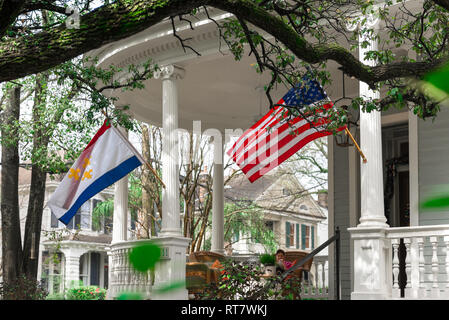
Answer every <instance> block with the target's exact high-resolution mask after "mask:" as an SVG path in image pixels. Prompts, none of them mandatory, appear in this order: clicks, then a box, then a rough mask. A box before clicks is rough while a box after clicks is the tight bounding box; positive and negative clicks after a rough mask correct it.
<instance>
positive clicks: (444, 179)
mask: <svg viewBox="0 0 449 320" xmlns="http://www.w3.org/2000/svg"><path fill="white" fill-rule="evenodd" d="M448 164H449V108H447V107H442V109H441V112H440V113H438V115H437V117H436V119H435V121H432V119H428V120H425V121H424V120H419V121H418V165H419V172H418V179H419V201H420V202H422V201H423V200H426V199H427V198H429V197H432V196H433V195H435V194H436V193H438V192H441V191H442V190H445V191H447V190H448V189H449V165H448ZM438 224H449V210H447V209H445V210H439V211H427V212H423V211H420V214H419V225H438Z"/></svg>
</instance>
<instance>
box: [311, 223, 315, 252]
mask: <svg viewBox="0 0 449 320" xmlns="http://www.w3.org/2000/svg"><path fill="white" fill-rule="evenodd" d="M311 233H312V234H311V235H310V236H311V237H312V250H313V249H315V227H314V226H312V231H311Z"/></svg>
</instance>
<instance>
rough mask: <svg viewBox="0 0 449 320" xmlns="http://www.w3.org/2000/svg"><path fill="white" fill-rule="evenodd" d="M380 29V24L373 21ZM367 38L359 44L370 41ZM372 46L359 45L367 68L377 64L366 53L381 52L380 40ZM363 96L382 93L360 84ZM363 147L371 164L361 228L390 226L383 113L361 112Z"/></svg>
mask: <svg viewBox="0 0 449 320" xmlns="http://www.w3.org/2000/svg"><path fill="white" fill-rule="evenodd" d="M373 27H374V28H377V23H376V22H373ZM366 40H367V39H365V38H364V37H363V36H361V37H360V39H359V43H360V44H361V43H363V42H364V41H366ZM368 42H369V45H368V47H366V48H362V46H361V45H359V59H360V61H361V62H363V63H364V64H366V65H371V66H374V65H375V61H373V60H367V59H365V53H366V52H368V51H373V50H377V41H376V40H368ZM360 96H361V97H363V98H366V99H367V100H368V99H378V98H379V96H380V95H379V91H373V90H371V89H370V88H369V86H368V85H367V84H366V83H364V82H360ZM360 145H361V148H362V150H363V152H364V153H365V156H366V158H367V160H368V161H367V162H366V163H363V161H362V162H361V164H360V175H361V217H360V225H359V226H361V227H388V225H387V224H386V221H387V219H386V217H385V212H384V194H383V192H384V189H383V175H382V173H383V165H382V124H381V112H380V111H371V112H363V111H362V110H360Z"/></svg>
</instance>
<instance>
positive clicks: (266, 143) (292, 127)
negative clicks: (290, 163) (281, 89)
mask: <svg viewBox="0 0 449 320" xmlns="http://www.w3.org/2000/svg"><path fill="white" fill-rule="evenodd" d="M276 105H277V106H275V107H274V108H272V109H270V111H268V113H267V114H266V115H265V116H264V117H262V118H261V119H260V120H259V121H258V122H257V123H255V124H254V125H253V126H252V127H251V128H249V129H248V130H246V131H245V133H243V135H242V136H241V137H240V138H239V139H238V140H237V141H236V142H235V143H234V145H233V146H232V147H231V148H230V149H229V150H228V151H227V154H228V155H229V157H231V159H232V160H233V161H234V162H235V163H236V164H237V165H238V166H239V167H240V169H242V171H243V173H244V174H245V175H246V177H247V178H248V179H249V181H251V182H254V181H256V180H257V179H259V178H260V177H261V176H263V175H264V174H266V173H267V172H269V171H270V170H272V169H274V168H275V167H277V166H278V165H280V164H281V163H282V162H284V161H285V160H287V159H288V158H290V157H291V156H292V155H293V154H295V153H296V152H297V151H299V150H300V149H301V148H302V147H304V146H305V145H306V144H307V143H309V142H310V141H312V140H315V139H317V138H320V137H324V136H328V135H331V134H332V132H331V131H328V130H326V127H327V126H326V124H327V123H328V122H329V121H328V119H327V118H326V115H325V114H324V112H325V110H328V109H330V108H332V106H333V103H332V102H331V101H330V100H329V98H328V97H327V95H326V93H325V92H324V90H323V89H322V88H321V86H320V84H319V83H318V82H317V81H316V80H313V79H310V78H309V77H307V76H305V77H304V78H303V79H302V82H301V84H299V85H297V86H296V87H294V88H292V89H290V90H289V91H288V92H287V94H286V95H285V96H284V97H283V98H282V99H281V100H279V102H278V103H277V104H276ZM307 105H308V106H313V107H315V110H316V111H315V112H314V114H310V115H308V116H306V117H304V118H303V117H301V116H298V117H295V118H293V119H292V118H291V117H289V116H288V112H287V111H288V110H287V108H286V107H283V106H288V107H296V109H298V110H300V111H301V109H302V110H303V111H304V109H305V106H307ZM320 113H323V117H321V118H320V119H319V120H318V121H317V120H316V115H319V114H320ZM342 129H344V127H343V128H341V129H340V130H342Z"/></svg>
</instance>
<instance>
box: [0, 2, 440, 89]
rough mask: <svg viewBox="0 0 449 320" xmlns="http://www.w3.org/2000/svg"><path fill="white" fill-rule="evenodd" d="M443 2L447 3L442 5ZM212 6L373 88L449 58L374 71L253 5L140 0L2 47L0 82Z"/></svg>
mask: <svg viewBox="0 0 449 320" xmlns="http://www.w3.org/2000/svg"><path fill="white" fill-rule="evenodd" d="M438 2H442V1H441V0H440V1H438ZM204 5H209V6H212V7H215V8H218V9H221V10H224V11H227V12H230V13H232V14H234V15H238V16H240V17H244V20H245V21H246V22H249V23H251V24H253V25H255V26H257V27H259V28H261V29H263V30H264V31H266V32H268V33H270V34H271V35H273V36H274V37H275V38H276V39H277V40H279V41H280V42H281V43H282V44H283V45H285V46H286V47H287V48H288V49H290V50H291V51H292V52H293V54H295V55H296V57H298V58H299V59H301V60H303V61H305V62H307V63H310V64H316V63H320V62H323V61H327V60H333V61H336V62H337V63H339V64H340V65H341V66H342V70H343V71H344V72H345V73H346V74H348V75H349V76H353V77H355V78H357V79H359V80H360V81H363V82H366V83H367V84H369V85H370V86H371V87H373V86H374V84H375V83H377V82H379V81H385V80H388V79H392V78H403V77H419V76H421V75H423V74H424V73H426V72H428V71H429V70H430V69H433V68H435V67H437V66H439V65H440V64H442V63H443V62H445V61H446V60H447V59H440V60H435V61H425V62H394V63H390V64H385V65H379V66H375V67H370V66H367V65H365V64H363V63H362V62H360V61H359V60H358V59H357V58H356V57H355V56H354V55H353V54H352V53H351V52H350V51H349V50H347V49H345V48H344V47H342V46H340V45H338V44H335V43H331V44H327V43H325V44H312V43H310V42H308V41H307V40H306V39H305V38H303V37H301V36H300V35H298V33H296V32H295V30H294V29H293V28H292V27H290V26H289V25H288V24H286V23H285V22H284V21H283V20H282V19H281V18H280V17H278V16H275V15H273V14H271V13H270V12H268V11H267V10H266V9H265V8H262V7H259V6H258V5H257V4H255V2H253V1H249V0H168V1H166V2H165V3H159V2H154V1H151V2H149V1H144V0H138V1H133V2H115V3H113V4H109V5H104V6H103V7H100V8H98V9H96V10H94V11H92V12H89V13H87V14H86V15H84V16H82V17H81V21H80V28H79V29H66V28H65V26H59V27H57V28H53V29H51V30H49V31H43V32H40V33H38V34H35V35H30V36H24V37H21V38H18V39H11V40H6V41H3V43H0V82H3V81H7V80H11V79H16V78H19V77H23V76H26V75H29V74H33V73H37V72H40V71H43V70H47V69H49V68H51V67H54V66H56V65H58V64H60V63H62V62H64V61H67V60H69V59H72V58H74V57H76V56H79V55H81V54H83V53H85V52H87V51H89V50H93V49H96V48H99V47H101V46H103V45H105V44H108V43H110V42H113V41H117V40H120V39H123V38H126V37H129V36H131V35H133V34H135V33H137V32H139V31H142V30H144V29H147V28H149V27H151V26H153V25H155V24H157V23H159V22H161V21H162V20H163V19H165V18H167V17H170V16H176V15H179V14H183V13H185V12H189V11H190V10H192V9H194V8H197V7H201V6H204Z"/></svg>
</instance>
